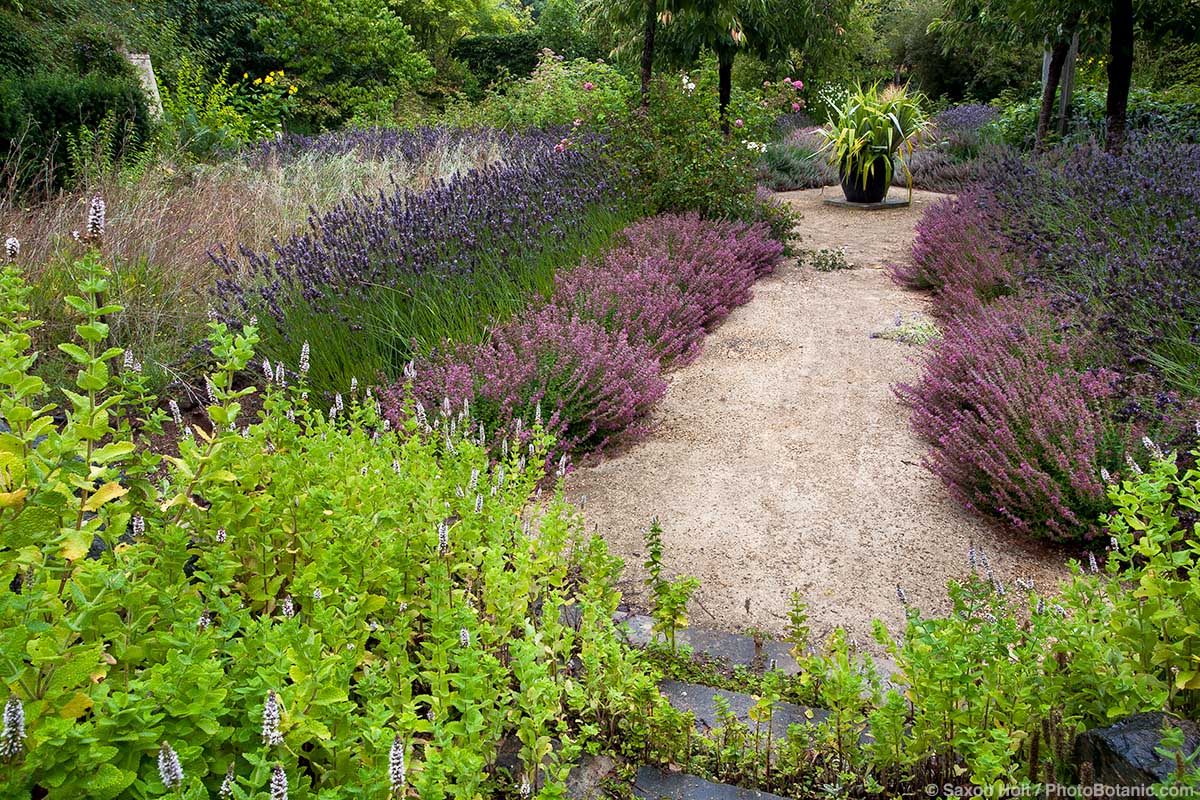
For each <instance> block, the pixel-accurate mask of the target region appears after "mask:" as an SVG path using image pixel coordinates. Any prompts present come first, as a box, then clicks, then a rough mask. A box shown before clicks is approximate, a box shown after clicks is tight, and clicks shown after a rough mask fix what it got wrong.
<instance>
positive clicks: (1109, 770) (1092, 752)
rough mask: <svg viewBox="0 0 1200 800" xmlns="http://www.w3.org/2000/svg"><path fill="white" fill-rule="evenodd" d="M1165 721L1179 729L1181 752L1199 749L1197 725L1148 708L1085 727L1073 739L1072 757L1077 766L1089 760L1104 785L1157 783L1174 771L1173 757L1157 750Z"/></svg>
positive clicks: (1099, 781)
mask: <svg viewBox="0 0 1200 800" xmlns="http://www.w3.org/2000/svg"><path fill="white" fill-rule="evenodd" d="M1168 721H1169V722H1170V723H1171V724H1173V725H1175V726H1177V727H1180V728H1182V729H1183V736H1184V745H1183V752H1184V755H1185V756H1190V755H1191V754H1193V753H1195V752H1196V751H1197V750H1200V726H1197V725H1196V724H1195V723H1194V722H1189V721H1187V720H1182V719H1179V718H1177V717H1172V716H1170V715H1168V714H1164V713H1162V712H1159V711H1152V712H1146V713H1142V714H1134V715H1133V716H1130V717H1126V718H1125V719H1123V720H1121V721H1120V722H1117V723H1116V724H1113V725H1109V726H1108V727H1106V728H1093V729H1092V730H1090V731H1085V732H1084V733H1082V734H1081V735H1080V736H1079V737H1078V738H1077V739H1076V740H1075V761H1076V763H1077V764H1079V765H1080V766H1081V767H1082V766H1083V765H1084V764H1091V767H1092V774H1093V775H1094V776H1095V780H1096V782H1097V783H1101V784H1104V785H1107V786H1150V785H1152V784H1155V783H1161V782H1162V781H1165V780H1166V779H1167V778H1168V776H1170V775H1171V773H1173V772H1174V771H1175V759H1174V758H1164V757H1163V756H1161V755H1159V753H1158V752H1157V748H1158V747H1159V744H1160V743H1161V742H1162V734H1163V726H1164V725H1165V724H1166V723H1167V722H1168Z"/></svg>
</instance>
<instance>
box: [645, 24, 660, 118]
mask: <svg viewBox="0 0 1200 800" xmlns="http://www.w3.org/2000/svg"><path fill="white" fill-rule="evenodd" d="M657 28H658V2H657V0H646V27H645V29H644V31H643V36H644V39H643V42H642V105H643V106H647V105H649V104H650V78H651V77H652V76H653V75H654V33H655V31H656V30H657Z"/></svg>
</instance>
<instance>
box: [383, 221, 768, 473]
mask: <svg viewBox="0 0 1200 800" xmlns="http://www.w3.org/2000/svg"><path fill="white" fill-rule="evenodd" d="M782 250H783V247H782V245H781V244H780V243H779V242H777V241H775V240H774V239H772V238H771V236H770V232H769V230H768V228H767V226H766V225H764V224H756V225H746V224H743V223H736V222H711V221H706V220H702V219H701V218H700V217H699V216H697V215H694V214H693V215H683V216H677V215H663V216H659V217H653V218H650V219H647V220H643V221H641V222H638V223H635V224H633V225H631V226H629V227H628V228H626V229H625V231H623V232H622V233H621V235H619V236H617V237H616V238H615V240H614V243H613V246H612V247H611V248H610V249H609V250H608V251H606V252H605V253H604V254H603V255H601V256H600V257H598V258H590V259H585V260H584V261H583V262H582V263H581V264H580V265H579V266H578V267H576V268H575V269H572V270H569V271H564V272H562V273H560V274H559V275H558V277H557V279H556V281H555V286H554V288H553V291H552V292H551V294H550V299H549V300H548V301H546V302H545V303H543V304H541V305H539V306H538V307H536V308H534V309H532V310H529V311H527V312H525V313H521V314H519V315H517V316H516V317H515V318H513V319H512V320H509V321H508V322H505V323H502V324H500V325H498V326H497V327H496V328H495V330H494V331H493V333H492V335H491V337H490V338H489V339H488V340H487V341H484V342H479V343H467V344H463V343H458V344H448V345H446V346H444V347H442V348H440V349H439V350H438V351H437V352H435V353H433V354H431V355H430V356H428V357H424V358H421V359H418V360H417V362H416V363H415V364H414V371H413V375H412V376H411V377H410V378H408V379H406V380H405V381H404V382H403V383H401V384H397V385H396V386H394V387H393V388H392V390H391V391H390V392H385V393H384V398H383V402H384V408H385V412H386V413H387V414H388V415H389V416H390V417H391V418H392V419H393V421H395V422H397V423H399V421H400V417H402V416H403V415H404V414H405V413H407V411H408V410H409V409H410V408H415V406H409V405H408V404H407V403H408V399H409V397H410V396H411V397H412V399H413V400H415V401H416V402H419V403H421V405H422V407H424V408H434V407H439V406H443V405H445V404H449V406H450V407H451V408H452V409H455V410H457V409H461V408H462V407H463V404H464V403H470V405H471V408H472V415H473V417H475V418H477V419H480V420H482V421H483V423H484V425H485V429H486V430H487V431H488V435H489V437H490V438H491V440H492V441H493V442H503V441H511V440H513V439H516V440H517V441H524V439H523V438H522V437H526V438H527V437H528V433H529V423H530V422H531V421H533V420H534V419H535V418H537V417H538V416H539V413H540V419H541V421H542V423H543V425H544V426H545V428H546V429H547V430H548V431H549V432H551V433H553V434H555V435H556V436H557V437H558V445H557V449H556V450H555V451H553V452H552V453H551V458H557V457H558V456H559V455H561V454H563V453H566V452H570V451H587V450H594V449H599V448H602V447H604V446H605V445H606V444H607V443H609V442H610V441H612V440H613V439H614V438H616V437H620V438H623V439H629V438H631V437H634V436H637V435H638V434H639V433H641V432H642V431H643V430H644V427H643V426H644V420H645V416H646V413H647V412H648V411H649V409H650V407H651V406H652V405H653V403H654V402H655V401H656V400H658V399H659V398H660V397H661V396H662V394H663V392H664V391H665V390H666V384H665V383H664V382H663V380H662V377H661V373H662V370H663V369H664V368H668V367H671V366H677V365H679V364H681V363H684V362H686V361H687V360H689V359H690V358H692V357H694V356H695V355H696V354H697V353H698V351H699V348H700V345H701V343H702V340H703V337H704V333H705V331H706V330H707V329H709V328H711V327H712V326H713V325H715V324H717V323H718V322H719V321H720V320H722V319H723V318H724V317H725V316H726V315H727V314H728V313H729V311H730V310H731V309H732V308H734V307H736V306H738V305H741V304H743V303H745V302H747V301H748V300H749V299H750V287H751V285H752V284H753V282H754V280H755V279H756V278H757V277H759V276H761V275H765V274H767V273H769V272H770V271H772V270H773V269H774V268H775V266H776V265H777V264H778V262H779V260H780V258H781V256H782Z"/></svg>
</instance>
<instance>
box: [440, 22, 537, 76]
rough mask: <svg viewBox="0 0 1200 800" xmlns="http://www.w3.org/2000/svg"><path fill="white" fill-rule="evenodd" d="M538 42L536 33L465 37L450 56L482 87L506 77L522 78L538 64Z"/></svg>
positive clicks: (455, 46)
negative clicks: (462, 65)
mask: <svg viewBox="0 0 1200 800" xmlns="http://www.w3.org/2000/svg"><path fill="white" fill-rule="evenodd" d="M540 51H541V45H540V44H539V42H538V36H537V34H536V33H531V32H524V33H508V34H500V35H494V36H468V37H466V38H464V39H461V40H459V41H458V43H457V44H455V45H454V48H453V49H452V50H451V51H450V52H451V55H453V56H454V57H455V58H458V59H460V60H461V61H463V62H464V63H465V64H466V65H467V67H468V68H469V69H470V70H471V72H473V73H474V74H475V77H476V78H477V79H478V81H479V83H480V84H482V85H483V86H484V87H487V86H490V85H491V84H492V83H494V82H496V81H498V80H500V79H502V78H504V77H506V76H512V77H516V78H524V77H526V76H528V75H529V73H531V72H533V70H534V68H536V67H537V65H538V55H539V53H540Z"/></svg>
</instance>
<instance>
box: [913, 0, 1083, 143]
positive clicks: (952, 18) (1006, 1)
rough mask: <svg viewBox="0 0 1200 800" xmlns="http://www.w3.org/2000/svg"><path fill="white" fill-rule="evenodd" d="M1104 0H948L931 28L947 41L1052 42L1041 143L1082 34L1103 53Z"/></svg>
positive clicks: (1041, 112) (1039, 130) (1040, 116)
mask: <svg viewBox="0 0 1200 800" xmlns="http://www.w3.org/2000/svg"><path fill="white" fill-rule="evenodd" d="M1104 18H1105V14H1104V9H1103V8H1102V6H1101V4H1100V0H947V3H946V16H945V17H943V18H942V19H939V20H937V21H936V22H935V23H934V24H933V25H932V26H930V27H931V28H936V29H937V30H939V31H940V32H942V33H943V34H944V35H945V40H946V43H947V45H951V44H955V43H967V42H970V41H972V40H979V39H981V38H982V39H987V40H990V41H998V42H1002V43H1009V44H1013V45H1021V46H1023V45H1028V44H1035V45H1043V44H1044V45H1048V47H1049V50H1050V63H1049V65H1048V69H1047V71H1046V80H1045V81H1044V83H1043V85H1042V99H1041V106H1040V108H1039V111H1038V122H1037V134H1036V137H1037V138H1036V142H1037V145H1038V146H1039V147H1041V146H1042V145H1043V144H1044V143H1045V141H1046V135H1047V134H1048V133H1049V131H1050V118H1051V116H1052V115H1053V113H1054V98H1055V95H1057V93H1058V88H1059V84H1060V83H1061V82H1062V75H1063V67H1064V65H1065V64H1066V62H1067V56H1068V55H1069V53H1070V51H1071V41H1072V39H1073V38H1074V37H1075V36H1076V35H1077V34H1078V35H1079V36H1080V42H1081V47H1083V48H1085V49H1088V50H1090V51H1092V52H1096V53H1097V54H1098V53H1099V48H1098V46H1097V45H1098V42H1099V38H1100V37H1099V33H1100V31H1101V29H1102V27H1103V23H1104Z"/></svg>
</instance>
